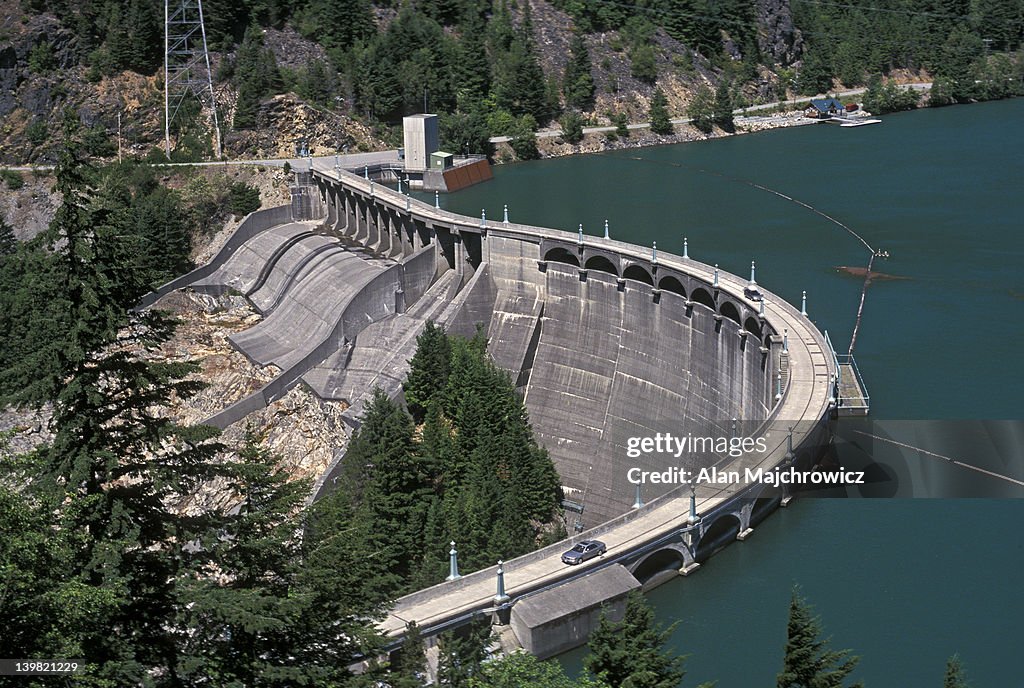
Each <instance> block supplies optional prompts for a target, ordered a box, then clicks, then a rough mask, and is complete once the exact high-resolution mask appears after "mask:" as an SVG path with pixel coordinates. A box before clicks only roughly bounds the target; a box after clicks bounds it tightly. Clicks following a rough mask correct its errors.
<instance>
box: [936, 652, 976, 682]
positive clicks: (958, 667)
mask: <svg viewBox="0 0 1024 688" xmlns="http://www.w3.org/2000/svg"><path fill="white" fill-rule="evenodd" d="M942 688H970V684H969V683H968V682H967V676H966V675H965V673H964V668H963V665H962V664H961V662H960V656H959V655H953V656H952V657H950V658H949V659H948V660H946V675H945V676H944V677H943V680H942Z"/></svg>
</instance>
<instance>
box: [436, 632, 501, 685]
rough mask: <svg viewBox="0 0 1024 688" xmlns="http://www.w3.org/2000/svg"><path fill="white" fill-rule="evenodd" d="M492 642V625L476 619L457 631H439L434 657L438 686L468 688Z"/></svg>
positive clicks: (478, 671)
mask: <svg viewBox="0 0 1024 688" xmlns="http://www.w3.org/2000/svg"><path fill="white" fill-rule="evenodd" d="M490 641H491V624H490V622H489V621H488V620H487V619H486V618H477V619H475V620H474V621H473V622H471V623H470V624H469V626H467V627H465V628H463V629H459V630H458V631H446V632H445V633H442V634H441V639H440V649H439V652H438V658H437V685H439V686H444V688H470V687H471V686H472V683H471V681H472V679H473V677H474V676H476V675H477V674H479V673H480V668H481V665H482V664H483V661H484V659H486V657H487V646H488V644H490Z"/></svg>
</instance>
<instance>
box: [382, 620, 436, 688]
mask: <svg viewBox="0 0 1024 688" xmlns="http://www.w3.org/2000/svg"><path fill="white" fill-rule="evenodd" d="M426 675H427V655H426V652H425V650H424V648H423V636H422V635H420V629H419V626H417V625H416V622H415V621H410V622H409V623H408V624H406V626H405V638H404V639H403V640H402V648H401V649H400V650H399V651H398V657H397V659H395V661H393V662H392V663H391V667H390V671H389V674H388V685H389V686H391V688H421V686H423V684H424V681H425V679H426Z"/></svg>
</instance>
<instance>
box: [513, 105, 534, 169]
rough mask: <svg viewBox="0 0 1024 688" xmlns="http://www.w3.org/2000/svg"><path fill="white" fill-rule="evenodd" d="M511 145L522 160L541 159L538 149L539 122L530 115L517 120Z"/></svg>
mask: <svg viewBox="0 0 1024 688" xmlns="http://www.w3.org/2000/svg"><path fill="white" fill-rule="evenodd" d="M509 135H510V136H511V137H512V139H511V140H510V141H509V145H510V146H512V150H514V151H515V153H516V157H517V158H519V159H520V160H536V159H537V158H539V157H540V151H539V150H538V149H537V120H535V119H534V118H533V117H532V116H530V115H523V116H522V117H520V118H519V119H517V120H516V123H515V125H514V126H513V128H512V131H511V132H509Z"/></svg>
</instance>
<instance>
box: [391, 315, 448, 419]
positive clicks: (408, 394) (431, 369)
mask: <svg viewBox="0 0 1024 688" xmlns="http://www.w3.org/2000/svg"><path fill="white" fill-rule="evenodd" d="M450 358H451V344H450V343H449V341H448V336H447V335H446V334H445V333H444V329H443V328H441V327H439V326H437V325H435V324H434V321H433V320H429V321H427V325H426V327H424V328H423V332H421V333H420V335H419V336H418V337H416V353H415V354H413V357H412V359H411V360H410V361H409V375H408V376H407V377H406V379H405V384H404V385H403V387H404V388H405V402H406V404H407V405H408V407H409V412H410V413H412V417H413V418H414V419H415V420H416V422H417V423H422V422H423V419H424V418H425V417H426V413H427V406H428V404H429V403H430V401H431V399H433V398H434V397H435V396H437V395H438V394H439V393H440V392H441V391H442V390H444V388H445V386H446V385H447V384H448V366H449V359H450Z"/></svg>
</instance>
